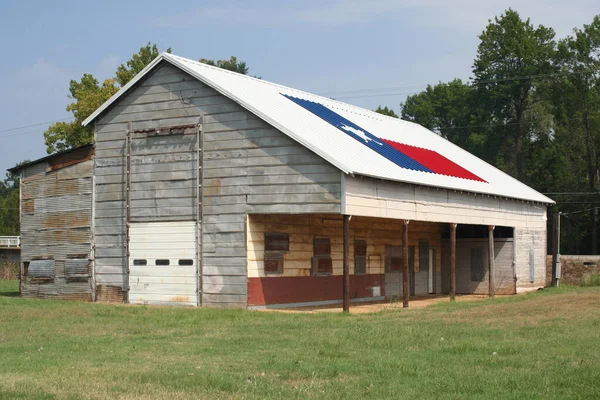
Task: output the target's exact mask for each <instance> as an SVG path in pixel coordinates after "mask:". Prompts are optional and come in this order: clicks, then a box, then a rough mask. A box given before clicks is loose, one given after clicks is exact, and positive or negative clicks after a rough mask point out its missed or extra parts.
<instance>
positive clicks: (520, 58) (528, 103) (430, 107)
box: [376, 9, 600, 254]
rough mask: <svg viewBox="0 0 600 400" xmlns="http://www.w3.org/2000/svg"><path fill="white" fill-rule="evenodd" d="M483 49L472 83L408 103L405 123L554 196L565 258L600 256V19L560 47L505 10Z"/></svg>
mask: <svg viewBox="0 0 600 400" xmlns="http://www.w3.org/2000/svg"><path fill="white" fill-rule="evenodd" d="M479 39H480V43H479V46H478V48H477V54H476V57H475V60H474V61H473V66H472V73H473V77H472V78H471V80H470V81H469V82H463V81H462V80H460V79H454V80H452V81H450V82H440V83H438V84H436V85H429V86H427V88H426V89H425V90H424V91H422V92H420V93H417V94H414V95H411V96H408V97H407V99H406V101H405V102H404V103H402V104H400V109H401V112H400V115H401V118H402V119H405V120H409V121H414V122H417V123H419V124H421V125H423V126H425V127H427V128H429V129H431V130H433V131H435V132H437V133H438V134H439V135H441V136H443V137H444V138H446V139H448V140H449V141H451V142H453V143H455V144H457V145H458V146H460V147H462V148H464V149H465V150H467V151H469V152H471V153H473V154H475V155H476V156H478V157H480V158H482V159H483V160H485V161H487V162H488V163H490V164H492V165H494V166H496V167H497V168H499V169H501V170H502V171H504V172H506V173H508V174H510V175H511V176H513V177H515V178H516V179H518V180H520V181H522V182H524V183H525V184H527V185H529V186H531V187H533V188H534V189H536V190H538V191H539V192H542V193H545V194H548V197H550V198H552V199H554V200H555V201H556V202H557V205H556V207H553V208H552V209H550V210H549V211H550V212H559V211H560V212H562V213H564V216H563V217H562V231H563V235H562V244H561V252H562V253H563V254H597V250H598V207H600V174H599V167H600V165H599V163H600V160H599V153H600V16H595V17H593V18H592V21H591V23H590V24H586V25H584V26H583V27H582V28H575V29H574V30H573V33H572V34H571V35H569V36H567V37H566V38H561V39H557V38H556V34H555V32H554V30H553V29H552V28H550V27H545V26H543V25H538V26H534V25H533V24H532V23H531V21H530V20H529V19H523V18H521V16H520V15H519V13H518V12H517V11H515V10H512V9H508V10H507V11H506V12H505V13H503V14H502V15H500V16H499V17H496V18H494V19H493V20H491V21H490V22H489V24H488V25H487V27H486V28H485V30H484V31H483V32H482V33H481V35H480V36H479ZM376 111H378V112H381V113H382V114H386V115H391V116H395V113H394V111H393V110H391V109H388V108H387V107H385V108H382V107H380V108H378V110H376ZM549 220H551V218H549Z"/></svg>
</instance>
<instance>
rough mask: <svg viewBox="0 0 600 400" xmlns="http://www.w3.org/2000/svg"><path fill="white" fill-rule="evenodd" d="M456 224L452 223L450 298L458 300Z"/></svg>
mask: <svg viewBox="0 0 600 400" xmlns="http://www.w3.org/2000/svg"><path fill="white" fill-rule="evenodd" d="M456 225H457V224H450V300H451V301H454V300H456Z"/></svg>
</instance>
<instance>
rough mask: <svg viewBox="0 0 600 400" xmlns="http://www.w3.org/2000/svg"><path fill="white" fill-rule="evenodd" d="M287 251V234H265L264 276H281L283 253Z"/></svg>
mask: <svg viewBox="0 0 600 400" xmlns="http://www.w3.org/2000/svg"><path fill="white" fill-rule="evenodd" d="M289 251H290V235H289V233H269V232H267V233H265V258H264V263H265V274H267V275H274V274H283V261H284V253H287V252H289Z"/></svg>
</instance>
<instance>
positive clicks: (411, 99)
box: [401, 79, 495, 162]
mask: <svg viewBox="0 0 600 400" xmlns="http://www.w3.org/2000/svg"><path fill="white" fill-rule="evenodd" d="M401 107H402V118H403V119H405V120H407V121H413V122H416V123H418V124H421V125H423V126H424V127H426V128H428V129H430V130H432V131H435V132H437V133H438V134H440V135H441V136H442V137H444V138H445V139H448V140H449V141H451V142H452V143H454V144H456V145H458V146H460V147H462V148H464V149H465V150H467V151H469V152H471V153H474V154H476V155H477V156H479V157H481V158H483V159H485V160H486V161H488V162H492V161H493V160H494V156H495V155H494V152H493V151H488V149H490V148H493V146H491V143H490V142H489V139H490V138H489V136H488V134H487V131H486V129H485V126H484V125H482V123H481V121H479V116H478V110H479V108H478V103H477V99H476V91H475V90H474V89H473V87H472V86H471V85H468V84H466V83H463V82H462V81H461V80H460V79H454V80H453V81H451V82H448V83H442V82H440V83H438V84H437V85H435V86H431V85H428V86H427V88H426V89H425V90H424V91H423V92H421V93H418V94H415V95H412V96H408V97H407V98H406V101H405V102H404V103H403V104H401Z"/></svg>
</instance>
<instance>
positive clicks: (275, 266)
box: [265, 252, 283, 274]
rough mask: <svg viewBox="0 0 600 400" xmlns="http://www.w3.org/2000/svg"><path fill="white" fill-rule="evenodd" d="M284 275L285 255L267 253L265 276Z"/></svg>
mask: <svg viewBox="0 0 600 400" xmlns="http://www.w3.org/2000/svg"><path fill="white" fill-rule="evenodd" d="M282 273H283V253H280V252H266V253H265V274H282Z"/></svg>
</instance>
